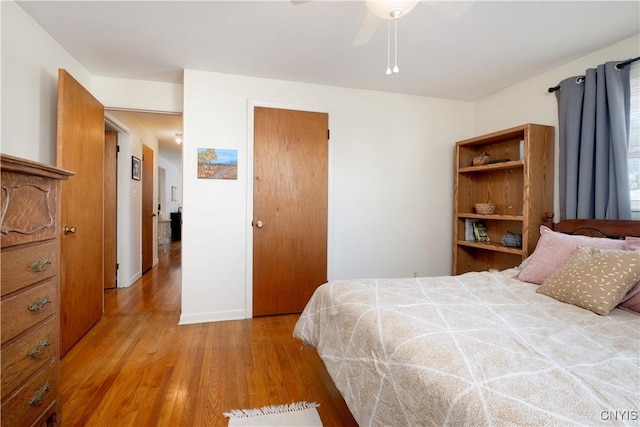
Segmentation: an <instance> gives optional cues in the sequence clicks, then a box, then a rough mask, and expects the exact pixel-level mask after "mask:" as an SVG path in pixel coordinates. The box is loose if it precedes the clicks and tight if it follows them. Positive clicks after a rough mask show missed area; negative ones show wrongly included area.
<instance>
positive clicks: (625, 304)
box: [618, 237, 640, 314]
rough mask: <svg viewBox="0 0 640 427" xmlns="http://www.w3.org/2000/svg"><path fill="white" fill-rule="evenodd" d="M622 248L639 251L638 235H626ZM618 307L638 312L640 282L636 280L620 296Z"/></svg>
mask: <svg viewBox="0 0 640 427" xmlns="http://www.w3.org/2000/svg"><path fill="white" fill-rule="evenodd" d="M624 249H625V250H627V251H640V237H627V238H626V239H625V240H624ZM618 307H620V308H622V309H624V310H626V311H632V312H634V314H640V282H637V283H636V284H635V285H633V287H632V288H631V290H630V291H629V293H627V295H625V297H624V298H622V301H620V304H619V305H618Z"/></svg>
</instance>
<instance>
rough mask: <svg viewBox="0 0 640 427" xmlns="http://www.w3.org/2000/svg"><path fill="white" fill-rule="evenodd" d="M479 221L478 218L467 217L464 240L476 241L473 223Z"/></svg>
mask: <svg viewBox="0 0 640 427" xmlns="http://www.w3.org/2000/svg"><path fill="white" fill-rule="evenodd" d="M476 222H478V220H477V219H471V218H467V219H465V220H464V240H466V241H467V242H475V240H476V236H475V235H474V234H473V224H474V223H476Z"/></svg>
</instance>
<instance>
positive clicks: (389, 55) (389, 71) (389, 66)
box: [385, 21, 391, 75]
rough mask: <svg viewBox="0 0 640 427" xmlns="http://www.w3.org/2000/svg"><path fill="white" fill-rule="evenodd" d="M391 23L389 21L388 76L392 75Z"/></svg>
mask: <svg viewBox="0 0 640 427" xmlns="http://www.w3.org/2000/svg"><path fill="white" fill-rule="evenodd" d="M390 62H391V22H389V21H387V71H386V72H385V74H386V75H389V74H391V64H390Z"/></svg>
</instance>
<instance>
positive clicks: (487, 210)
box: [476, 203, 496, 215]
mask: <svg viewBox="0 0 640 427" xmlns="http://www.w3.org/2000/svg"><path fill="white" fill-rule="evenodd" d="M476 213H479V214H480V215H493V214H494V213H496V205H495V204H494V203H476Z"/></svg>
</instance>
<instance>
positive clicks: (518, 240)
mask: <svg viewBox="0 0 640 427" xmlns="http://www.w3.org/2000/svg"><path fill="white" fill-rule="evenodd" d="M500 243H502V246H507V247H510V248H521V247H522V235H521V234H515V233H512V232H510V231H507V233H506V234H505V235H503V236H502V237H501V238H500Z"/></svg>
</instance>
